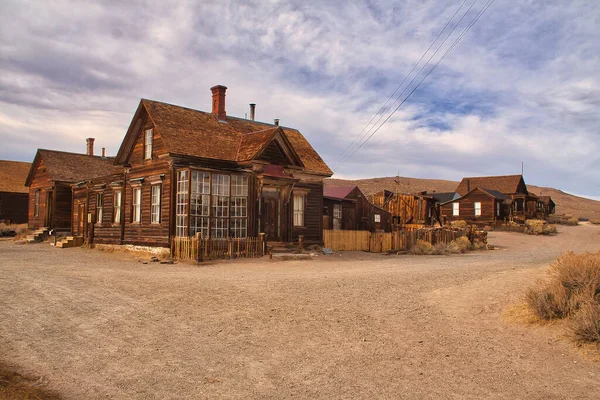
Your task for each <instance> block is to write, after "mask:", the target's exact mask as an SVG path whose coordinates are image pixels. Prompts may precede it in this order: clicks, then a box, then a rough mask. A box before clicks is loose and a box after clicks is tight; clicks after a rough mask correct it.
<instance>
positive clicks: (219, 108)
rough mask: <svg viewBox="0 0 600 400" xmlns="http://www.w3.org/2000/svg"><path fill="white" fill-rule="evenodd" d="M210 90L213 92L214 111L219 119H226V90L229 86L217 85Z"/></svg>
mask: <svg viewBox="0 0 600 400" xmlns="http://www.w3.org/2000/svg"><path fill="white" fill-rule="evenodd" d="M210 90H211V92H212V113H213V114H215V115H216V116H217V119H219V120H221V121H224V120H225V119H226V118H227V113H226V112H225V91H226V90H227V88H226V87H225V86H222V85H217V86H213V87H211V88H210Z"/></svg>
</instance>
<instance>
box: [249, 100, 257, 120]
mask: <svg viewBox="0 0 600 400" xmlns="http://www.w3.org/2000/svg"><path fill="white" fill-rule="evenodd" d="M255 111H256V104H254V103H250V121H254V112H255Z"/></svg>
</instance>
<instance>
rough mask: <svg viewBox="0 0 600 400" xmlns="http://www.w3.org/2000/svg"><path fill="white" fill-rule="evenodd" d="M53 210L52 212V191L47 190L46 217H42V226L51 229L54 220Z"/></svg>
mask: <svg viewBox="0 0 600 400" xmlns="http://www.w3.org/2000/svg"><path fill="white" fill-rule="evenodd" d="M53 212H54V191H52V190H48V191H46V217H45V219H44V226H46V227H48V228H50V229H53V228H54V221H53V218H52V216H53Z"/></svg>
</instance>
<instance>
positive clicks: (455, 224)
mask: <svg viewBox="0 0 600 400" xmlns="http://www.w3.org/2000/svg"><path fill="white" fill-rule="evenodd" d="M450 226H451V227H452V228H454V229H466V228H468V227H469V224H468V223H467V221H465V220H460V221H452V222H450Z"/></svg>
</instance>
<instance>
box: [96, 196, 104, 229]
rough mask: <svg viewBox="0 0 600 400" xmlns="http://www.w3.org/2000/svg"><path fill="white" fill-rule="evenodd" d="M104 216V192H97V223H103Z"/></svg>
mask: <svg viewBox="0 0 600 400" xmlns="http://www.w3.org/2000/svg"><path fill="white" fill-rule="evenodd" d="M103 216H104V199H103V196H102V193H96V223H97V224H101V223H102V217H103Z"/></svg>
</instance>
